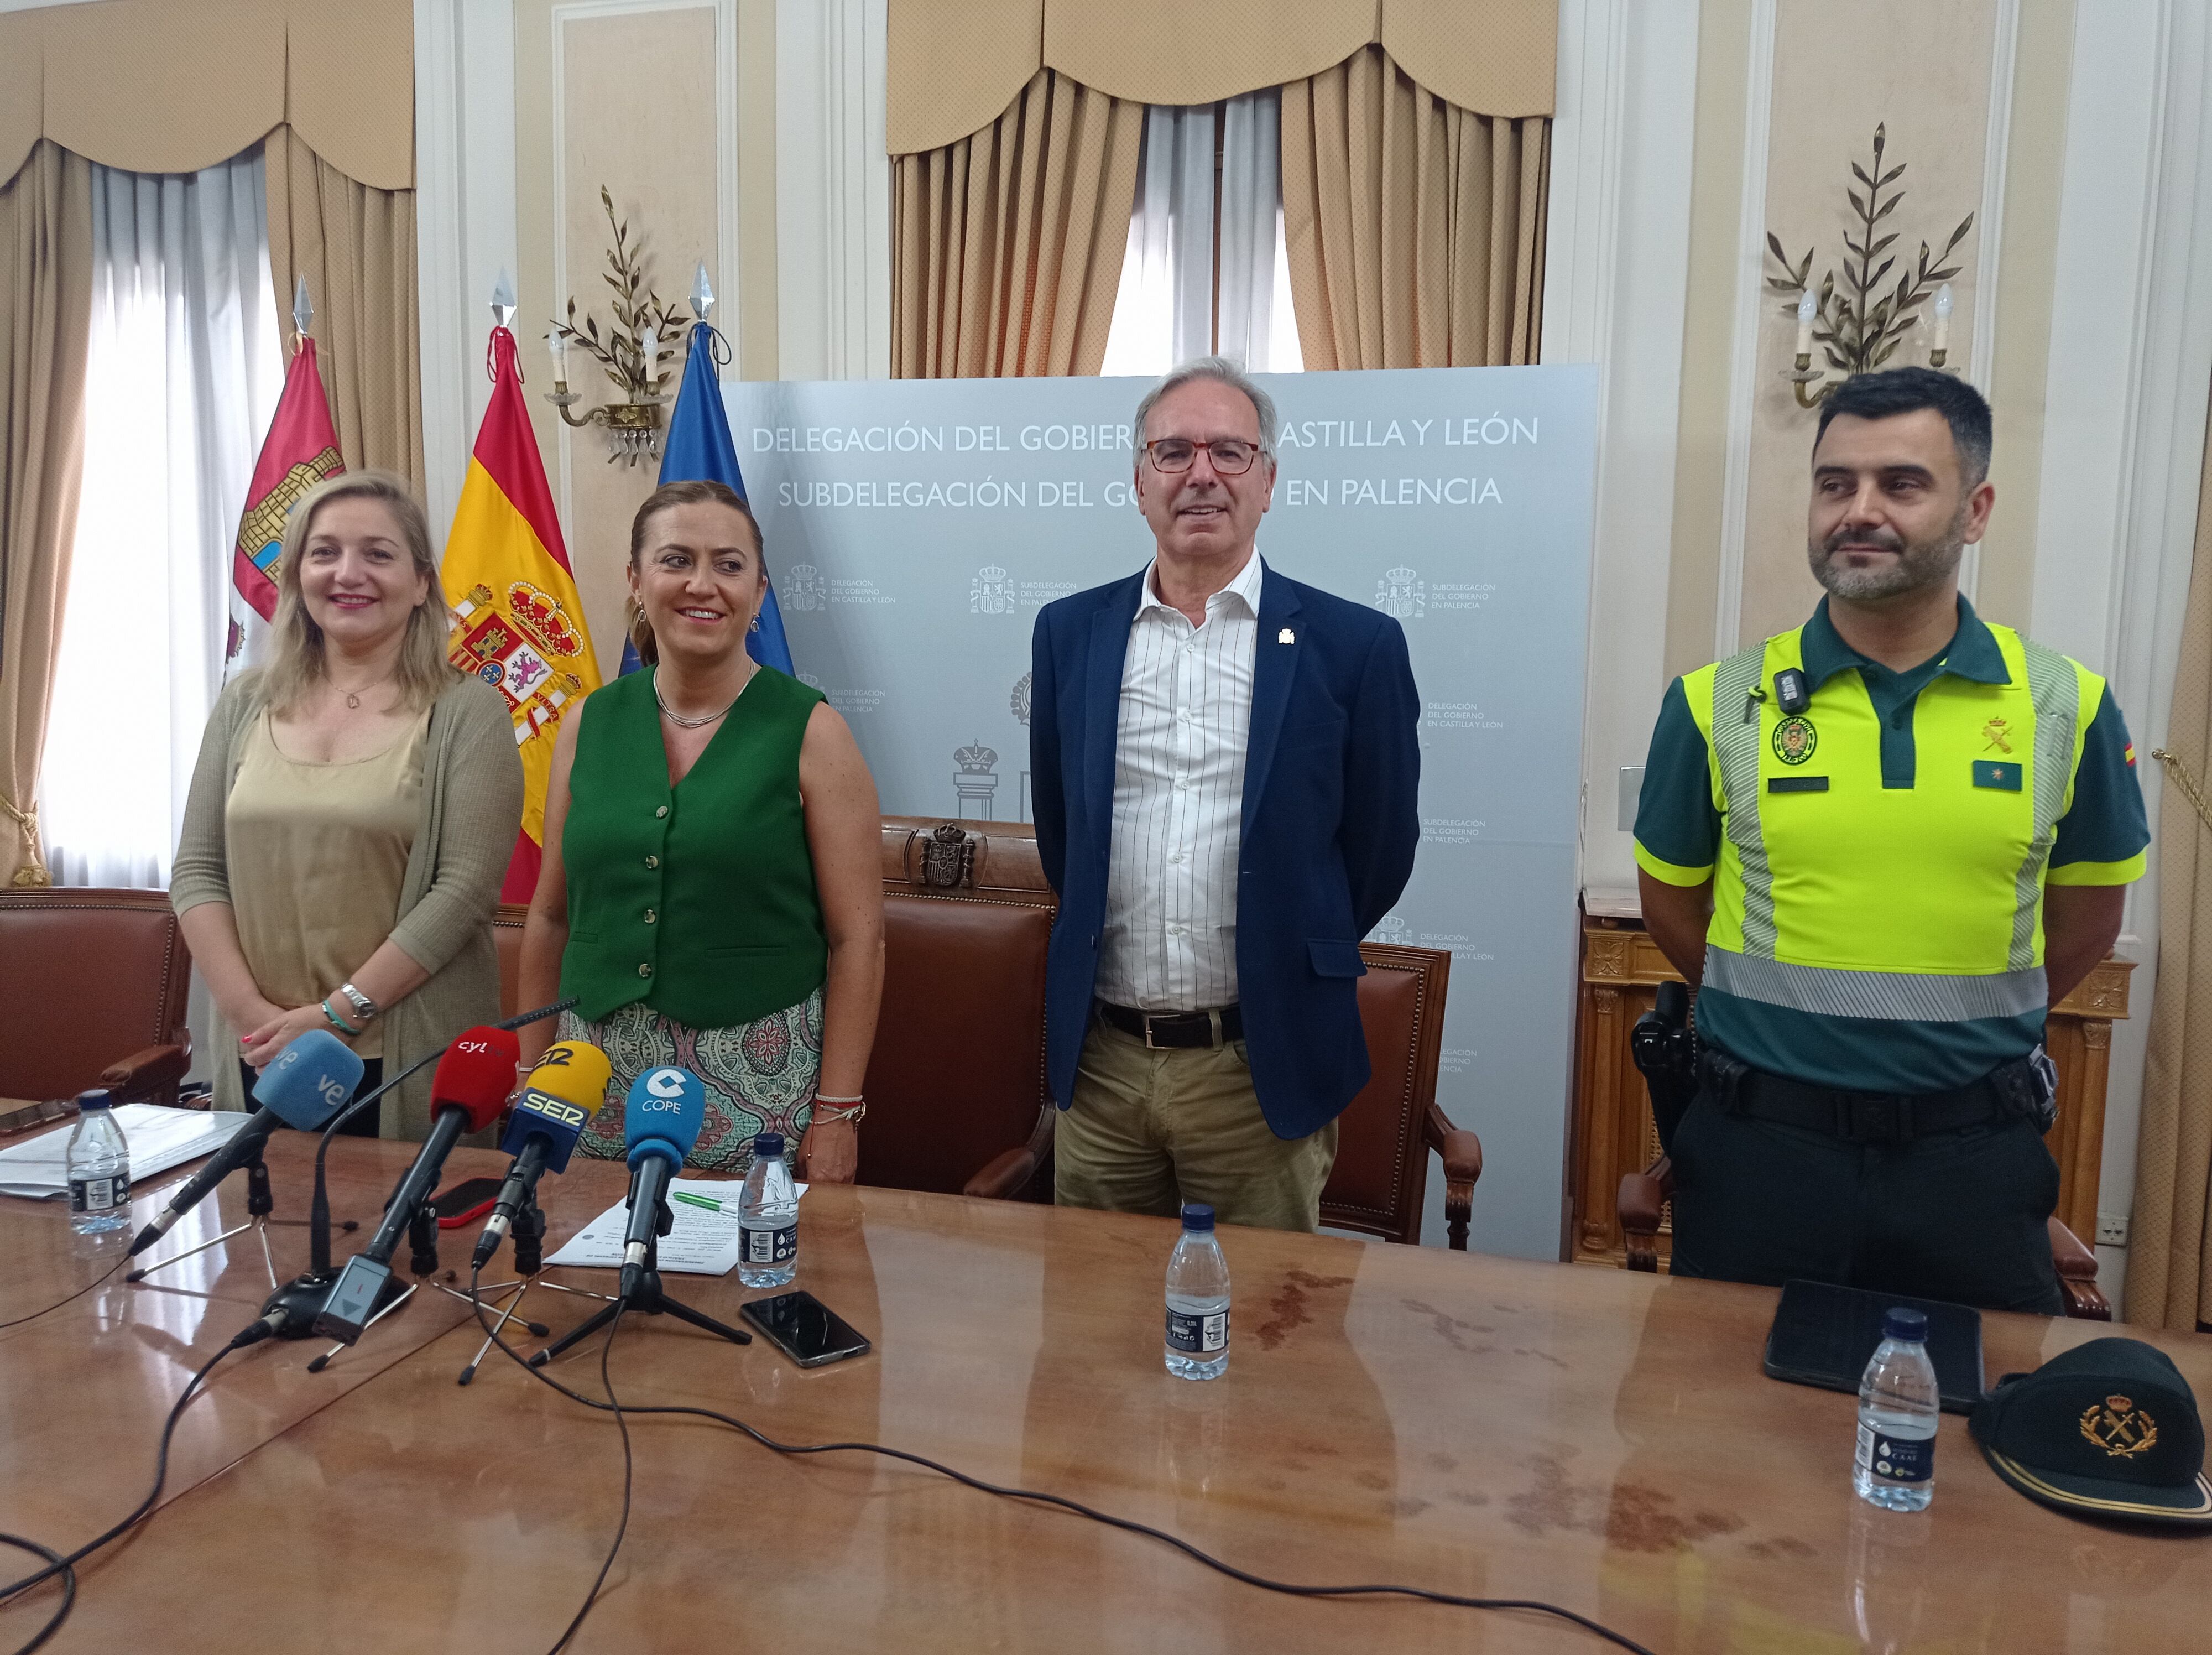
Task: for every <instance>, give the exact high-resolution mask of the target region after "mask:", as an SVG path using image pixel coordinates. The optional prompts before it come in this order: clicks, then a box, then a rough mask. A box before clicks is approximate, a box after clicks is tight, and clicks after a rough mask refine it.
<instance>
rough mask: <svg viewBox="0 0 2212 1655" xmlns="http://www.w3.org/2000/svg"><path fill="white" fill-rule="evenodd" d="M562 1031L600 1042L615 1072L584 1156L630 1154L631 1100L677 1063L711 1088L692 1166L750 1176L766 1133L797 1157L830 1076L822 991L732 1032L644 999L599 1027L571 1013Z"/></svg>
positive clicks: (582, 1144) (564, 1036) (564, 1034)
mask: <svg viewBox="0 0 2212 1655" xmlns="http://www.w3.org/2000/svg"><path fill="white" fill-rule="evenodd" d="M556 1038H557V1039H561V1040H588V1041H590V1042H591V1043H592V1044H593V1045H595V1046H597V1047H599V1050H602V1051H604V1052H605V1053H606V1055H607V1062H609V1063H611V1065H613V1068H614V1074H613V1078H612V1079H611V1080H609V1081H608V1082H607V1099H606V1105H605V1108H603V1109H601V1110H599V1113H598V1114H597V1115H596V1116H594V1117H592V1123H591V1124H590V1125H589V1126H588V1127H586V1129H584V1136H583V1139H582V1141H580V1143H579V1144H578V1145H577V1148H578V1149H579V1150H580V1152H581V1153H584V1154H586V1155H597V1156H599V1157H601V1158H602V1159H608V1160H620V1159H623V1153H624V1151H623V1099H624V1098H627V1097H629V1089H630V1086H631V1085H632V1083H634V1082H635V1080H636V1079H637V1077H638V1076H639V1075H641V1074H644V1073H645V1072H646V1071H647V1069H652V1068H661V1067H663V1066H664V1065H673V1066H674V1067H676V1068H686V1069H689V1070H690V1071H691V1073H692V1074H696V1075H697V1076H698V1077H699V1079H700V1080H701V1081H702V1082H703V1083H704V1084H705V1086H706V1088H707V1120H706V1124H705V1125H704V1126H703V1127H702V1128H701V1129H700V1132H699V1141H698V1142H697V1143H696V1144H695V1145H693V1146H692V1149H691V1153H690V1156H688V1157H687V1158H686V1159H685V1160H684V1165H686V1166H692V1167H697V1168H700V1169H701V1170H702V1171H714V1172H743V1171H744V1170H745V1169H746V1168H747V1167H748V1166H750V1165H752V1159H753V1139H754V1137H755V1136H756V1135H758V1134H760V1133H763V1132H781V1134H783V1136H784V1143H785V1149H786V1153H794V1152H796V1151H797V1149H798V1147H799V1135H800V1134H801V1133H803V1132H805V1130H806V1125H807V1123H808V1122H809V1121H811V1119H812V1118H813V1116H814V1088H815V1086H816V1084H817V1081H818V1080H819V1078H820V1076H821V1073H822V990H821V989H816V990H815V991H814V992H813V993H812V994H811V995H807V996H806V998H805V1000H802V1001H799V1004H797V1005H796V1006H787V1007H784V1009H783V1010H781V1011H780V1012H770V1013H769V1014H768V1015H767V1016H766V1017H763V1018H757V1019H754V1020H753V1021H752V1022H750V1023H738V1024H735V1025H732V1026H731V1027H729V1028H726V1029H694V1028H690V1027H689V1026H687V1025H684V1024H682V1023H678V1022H675V1021H673V1020H672V1019H669V1018H666V1017H663V1016H662V1015H661V1014H660V1013H659V1012H656V1011H654V1010H653V1008H652V1007H649V1006H647V1005H644V1004H642V1003H640V1002H638V1001H632V1002H631V1003H630V1004H629V1005H627V1006H624V1007H621V1008H620V1009H619V1010H617V1012H616V1013H614V1014H613V1015H612V1016H611V1017H609V1018H607V1019H605V1021H604V1022H599V1023H587V1022H586V1021H584V1020H583V1019H581V1018H579V1017H578V1016H577V1015H576V1014H575V1013H574V1012H563V1013H561V1025H560V1029H559V1031H558V1033H557V1034H556Z"/></svg>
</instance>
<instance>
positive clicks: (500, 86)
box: [415, 0, 531, 538]
mask: <svg viewBox="0 0 2212 1655" xmlns="http://www.w3.org/2000/svg"><path fill="white" fill-rule="evenodd" d="M514 213H515V180H514V0H415V235H416V283H417V286H416V295H417V299H418V302H419V304H420V307H421V312H422V336H421V341H420V348H421V353H422V355H421V361H422V462H423V470H424V473H425V476H424V494H425V496H426V499H425V502H424V504H425V506H426V508H428V512H429V514H430V531H431V532H432V534H433V535H435V536H438V537H440V538H442V537H443V536H444V533H445V530H446V526H447V524H449V523H451V522H452V521H453V510H454V508H455V507H457V506H458V505H459V503H460V497H461V479H462V478H464V477H465V475H466V474H467V472H468V464H469V449H470V447H471V444H473V443H474V442H475V441H476V433H477V425H478V424H479V423H482V421H483V411H484V407H485V405H486V404H487V403H489V400H490V398H491V385H490V382H489V380H486V379H485V377H484V372H483V340H484V336H485V334H486V332H487V331H488V330H489V327H490V326H491V313H490V312H489V310H488V309H487V308H486V306H487V305H488V304H489V301H490V299H491V291H492V287H493V284H494V283H496V282H497V281H498V279H499V273H500V271H501V270H506V271H509V272H510V273H512V272H513V271H515V270H516V269H517V259H516V246H515V218H514ZM530 296H531V295H524V297H525V299H526V300H527V299H528V298H529V297H530Z"/></svg>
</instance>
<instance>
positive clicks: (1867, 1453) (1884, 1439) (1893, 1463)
mask: <svg viewBox="0 0 2212 1655" xmlns="http://www.w3.org/2000/svg"><path fill="white" fill-rule="evenodd" d="M1858 1466H1859V1469H1860V1470H1862V1471H1869V1472H1872V1473H1873V1474H1874V1475H1875V1476H1878V1477H1882V1478H1885V1479H1887V1481H1889V1482H1927V1481H1928V1479H1929V1478H1930V1477H1932V1476H1935V1475H1936V1439H1935V1438H1933V1437H1922V1438H1917V1439H1915V1438H1911V1437H1893V1436H1892V1435H1890V1434H1889V1433H1888V1432H1887V1431H1877V1430H1876V1429H1875V1427H1872V1426H1870V1425H1869V1424H1867V1423H1866V1422H1865V1421H1860V1424H1859V1451H1858Z"/></svg>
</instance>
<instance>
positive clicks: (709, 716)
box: [653, 667, 759, 730]
mask: <svg viewBox="0 0 2212 1655" xmlns="http://www.w3.org/2000/svg"><path fill="white" fill-rule="evenodd" d="M758 670H759V669H758V668H757V667H756V668H755V669H754V671H755V672H757V671H758ZM752 681H753V680H752V674H751V673H747V674H746V675H745V682H744V684H740V685H738V693H737V694H736V695H734V696H732V697H730V707H734V706H736V705H737V704H738V701H739V700H740V699H742V698H743V697H744V693H745V685H749V684H750V683H751V682H752ZM653 699H654V700H655V701H658V702H659V703H660V710H661V713H662V714H663V715H665V717H666V718H667V720H668V721H669V722H670V723H671V724H679V725H681V726H683V727H684V728H685V729H687V730H696V729H697V728H698V727H700V726H701V725H702V724H712V723H713V722H714V721H715V720H716V719H718V718H725V717H727V716H728V715H729V711H730V707H725V708H723V709H722V710H721V711H720V712H719V713H702V714H700V715H699V716H698V717H696V718H686V717H684V715H683V714H681V713H679V712H678V711H677V710H676V709H674V708H673V707H671V706H670V705H669V704H668V703H667V702H666V701H665V699H664V698H663V697H662V696H661V693H660V672H659V669H658V668H655V669H654V671H653Z"/></svg>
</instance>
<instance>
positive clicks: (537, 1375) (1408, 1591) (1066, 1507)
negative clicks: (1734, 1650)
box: [477, 1305, 1656, 1655]
mask: <svg viewBox="0 0 2212 1655" xmlns="http://www.w3.org/2000/svg"><path fill="white" fill-rule="evenodd" d="M617 1320H620V1317H617ZM477 1323H478V1324H479V1325H481V1326H482V1327H483V1329H484V1332H485V1335H486V1336H487V1337H489V1339H490V1340H491V1342H492V1343H494V1344H495V1345H497V1346H498V1347H499V1348H500V1349H501V1351H503V1352H504V1353H506V1354H507V1359H508V1360H510V1361H512V1362H513V1363H514V1364H515V1366H518V1367H520V1369H521V1370H522V1371H523V1372H525V1373H527V1374H529V1375H530V1376H531V1377H532V1378H534V1379H539V1380H542V1381H544V1383H545V1384H548V1385H550V1386H551V1387H552V1388H553V1389H554V1390H557V1391H559V1392H560V1393H561V1394H562V1396H566V1397H568V1399H569V1400H570V1401H571V1402H581V1403H582V1404H583V1405H584V1406H585V1407H586V1408H595V1409H599V1410H601V1411H602V1412H605V1411H608V1410H609V1409H612V1411H613V1412H614V1414H615V1416H616V1419H617V1421H618V1422H619V1421H621V1419H622V1415H623V1413H624V1412H628V1413H631V1414H688V1415H694V1416H696V1417H697V1418H699V1419H703V1420H713V1421H715V1422H716V1423H717V1424H720V1425H726V1426H728V1427H730V1428H731V1429H732V1430H733V1431H736V1432H738V1433H740V1434H742V1435H744V1436H746V1437H750V1439H752V1440H753V1441H755V1442H757V1443H758V1444H759V1445H761V1446H762V1447H763V1448H766V1449H769V1450H772V1451H774V1452H775V1453H779V1454H788V1455H792V1456H793V1457H796V1456H799V1455H803V1454H840V1453H854V1454H878V1455H881V1456H882V1457H884V1458H885V1459H894V1460H902V1461H904V1462H905V1463H908V1464H909V1465H918V1466H920V1467H921V1468H922V1469H925V1470H928V1471H934V1472H936V1473H937V1474H938V1475H939V1476H942V1477H948V1478H950V1479H951V1481H953V1482H957V1483H959V1484H961V1485H962V1486H963V1487H964V1488H975V1489H977V1490H980V1491H981V1492H982V1493H984V1494H996V1495H998V1496H999V1497H1000V1499H1002V1500H1029V1501H1031V1502H1034V1503H1036V1504H1037V1505H1041V1506H1058V1507H1060V1509H1061V1510H1063V1511H1068V1512H1074V1513H1075V1514H1076V1515H1077V1516H1078V1517H1084V1518H1090V1519H1091V1521H1092V1522H1093V1523H1100V1524H1104V1525H1106V1526H1107V1527H1108V1528H1109V1529H1120V1530H1124V1531H1125V1532H1127V1533H1129V1534H1134V1535H1142V1536H1145V1537H1146V1539H1148V1540H1157V1541H1158V1542H1161V1543H1162V1544H1164V1545H1167V1546H1172V1547H1173V1548H1174V1549H1176V1550H1177V1551H1179V1552H1181V1553H1182V1554H1183V1555H1185V1556H1187V1557H1189V1558H1191V1559H1193V1560H1194V1561H1197V1562H1200V1563H1203V1564H1204V1565H1205V1566H1206V1567H1207V1568H1209V1569H1212V1570H1214V1571H1216V1572H1217V1573H1221V1574H1225V1575H1227V1576H1228V1577H1229V1578H1230V1579H1232V1580H1237V1581H1241V1582H1243V1584H1244V1585H1248V1586H1256V1587H1258V1588H1259V1589H1260V1590H1261V1591H1273V1592H1280V1593H1282V1594H1283V1595H1284V1596H1285V1597H1412V1598H1417V1599H1419V1600H1420V1601H1422V1602H1424V1603H1443V1604H1447V1605H1449V1606H1450V1607H1452V1608H1455V1609H1493V1610H1507V1609H1518V1610H1526V1611H1528V1613H1531V1614H1535V1615H1553V1616H1554V1617H1556V1618H1558V1619H1559V1620H1562V1621H1567V1622H1572V1623H1573V1624H1574V1625H1576V1626H1578V1627H1580V1628H1583V1630H1584V1631H1586V1632H1589V1633H1592V1634H1595V1635H1596V1636H1597V1637H1600V1638H1602V1639H1604V1640H1606V1641H1607V1643H1610V1644H1613V1645H1615V1646H1618V1647H1620V1648H1621V1649H1625V1650H1627V1651H1628V1652H1630V1655H1656V1652H1654V1651H1653V1650H1651V1649H1650V1647H1648V1646H1645V1645H1643V1644H1639V1643H1638V1642H1637V1641H1636V1640H1634V1639H1632V1638H1631V1637H1629V1636H1628V1635H1627V1634H1626V1633H1620V1632H1615V1631H1614V1630H1613V1628H1610V1627H1607V1626H1605V1625H1603V1624H1601V1623H1600V1622H1596V1621H1594V1620H1592V1619H1590V1618H1589V1616H1588V1615H1580V1614H1577V1613H1576V1611H1574V1610H1573V1609H1565V1608H1562V1607H1561V1606H1560V1605H1559V1604H1557V1603H1544V1602H1542V1601H1541V1599H1537V1598H1532V1597H1459V1596H1457V1595H1456V1594H1455V1593H1451V1592H1445V1591H1430V1590H1429V1589H1428V1588H1427V1587H1425V1586H1401V1585H1387V1584H1386V1585H1358V1586H1302V1585H1297V1584H1295V1583H1294V1582H1291V1581H1286V1580H1274V1579H1269V1578H1268V1577H1267V1576H1266V1575H1263V1574H1254V1573H1251V1572H1250V1571H1249V1570H1247V1569H1240V1568H1238V1567H1237V1566H1236V1565H1235V1564H1233V1563H1225V1562H1224V1561H1222V1560H1221V1559H1219V1558H1218V1557H1215V1556H1214V1555H1212V1554H1211V1553H1209V1552H1205V1551H1201V1550H1200V1549H1198V1548H1197V1547H1196V1546H1194V1545H1193V1544H1191V1542H1189V1541H1188V1540H1184V1539H1182V1538H1181V1537H1180V1536H1176V1535H1172V1534H1170V1533H1169V1532H1168V1531H1167V1530H1164V1529H1155V1528H1153V1527H1152V1525H1151V1524H1145V1523H1139V1522H1137V1521H1136V1520H1135V1519H1133V1518H1126V1517H1115V1515H1114V1514H1113V1513H1112V1512H1102V1511H1100V1510H1098V1509H1097V1507H1096V1506H1085V1504H1084V1503H1083V1502H1082V1501H1080V1500H1070V1499H1069V1498H1068V1497H1067V1496H1066V1495H1065V1494H1045V1493H1042V1491H1040V1490H1037V1489H1035V1488H1006V1487H1002V1486H1001V1485H1000V1484H998V1483H995V1482H985V1481H983V1479H982V1478H981V1477H975V1476H969V1474H968V1473H967V1472H965V1471H957V1470H955V1469H952V1467H951V1466H949V1465H942V1464H939V1463H938V1462H937V1461H935V1460H933V1459H930V1458H927V1457H925V1456H923V1455H921V1454H915V1453H909V1452H908V1451H906V1450H905V1449H903V1448H886V1447H884V1445H882V1444H880V1443H872V1442H825V1443H798V1444H794V1443H781V1442H778V1441H776V1440H775V1439H774V1438H773V1437H770V1436H769V1435H768V1434H767V1433H764V1432H762V1431H759V1430H757V1429H756V1428H755V1427H752V1426H750V1425H747V1424H746V1423H745V1422H744V1421H743V1420H739V1419H733V1418H732V1417H731V1416H730V1415H727V1414H718V1413H716V1412H715V1411H714V1409H711V1408H688V1407H644V1408H641V1407H638V1406H636V1405H635V1404H632V1405H630V1406H629V1408H628V1409H623V1408H620V1407H616V1406H614V1402H613V1398H614V1393H613V1391H612V1390H609V1391H608V1393H607V1396H608V1400H607V1401H606V1402H599V1401H597V1400H595V1399H594V1398H592V1397H590V1396H585V1395H583V1394H582V1393H581V1392H580V1391H575V1390H569V1389H568V1386H566V1385H564V1384H562V1383H561V1382H560V1381H559V1380H558V1379H556V1378H553V1376H552V1375H551V1374H550V1373H548V1372H545V1371H544V1369H543V1368H536V1367H532V1366H530V1364H529V1363H528V1362H527V1361H526V1360H524V1359H523V1356H522V1354H521V1352H520V1351H518V1350H516V1349H515V1348H513V1346H511V1345H509V1344H508V1343H507V1342H506V1341H505V1340H504V1339H501V1337H500V1336H499V1334H498V1331H497V1329H495V1328H494V1327H493V1326H492V1324H491V1323H490V1321H489V1319H488V1318H487V1317H485V1315H484V1307H483V1305H477ZM608 1343H609V1344H610V1345H611V1344H612V1343H613V1332H612V1329H610V1330H609V1333H608ZM599 1365H600V1370H601V1377H602V1378H605V1367H606V1357H605V1353H604V1352H602V1353H601V1354H600V1359H599ZM623 1523H624V1524H625V1525H627V1524H628V1523H629V1427H628V1425H626V1424H625V1425H623ZM616 1544H617V1546H619V1545H620V1544H621V1537H620V1536H619V1535H618V1536H617V1537H616ZM613 1561H614V1555H613V1554H612V1553H609V1554H608V1556H607V1563H608V1565H609V1566H611V1565H612V1563H613ZM599 1578H600V1579H601V1580H604V1579H605V1578H606V1569H605V1567H603V1568H601V1570H600V1571H599ZM598 1593H599V1583H598V1582H596V1581H595V1582H593V1583H592V1596H593V1597H596V1596H597V1595H598ZM591 1606H592V1605H591V1599H589V1598H586V1600H585V1603H584V1609H585V1610H589V1609H590V1608H591ZM582 1619H583V1614H582V1612H579V1614H578V1615H577V1617H576V1621H575V1622H571V1623H570V1625H569V1631H568V1633H564V1634H562V1643H565V1642H566V1641H567V1640H568V1635H569V1634H572V1633H574V1630H575V1628H576V1625H577V1624H579V1623H580V1622H581V1621H582ZM553 1648H554V1651H556V1652H557V1651H558V1650H559V1649H560V1648H561V1645H560V1644H556V1645H555V1646H553Z"/></svg>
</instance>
